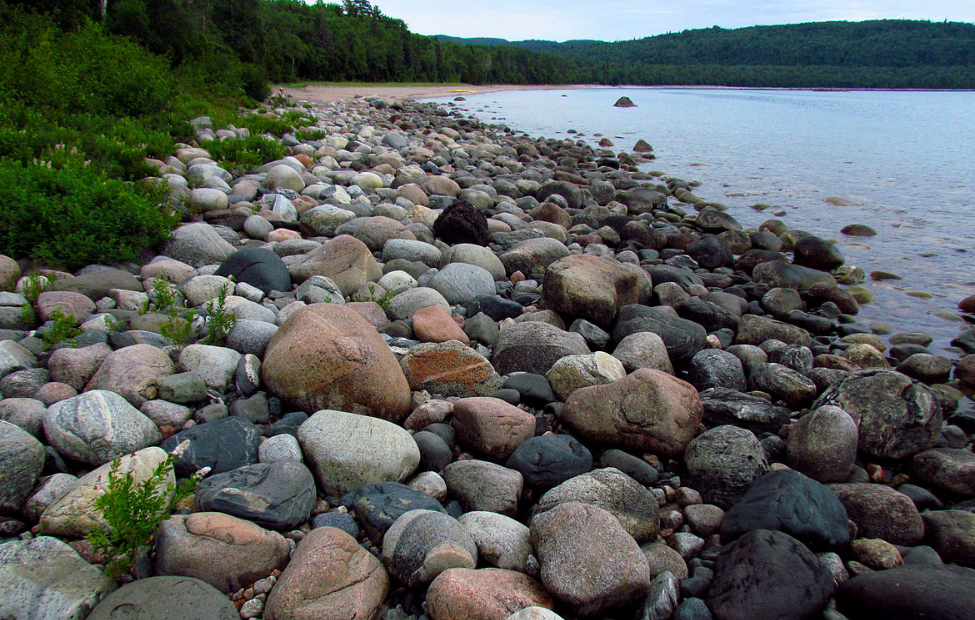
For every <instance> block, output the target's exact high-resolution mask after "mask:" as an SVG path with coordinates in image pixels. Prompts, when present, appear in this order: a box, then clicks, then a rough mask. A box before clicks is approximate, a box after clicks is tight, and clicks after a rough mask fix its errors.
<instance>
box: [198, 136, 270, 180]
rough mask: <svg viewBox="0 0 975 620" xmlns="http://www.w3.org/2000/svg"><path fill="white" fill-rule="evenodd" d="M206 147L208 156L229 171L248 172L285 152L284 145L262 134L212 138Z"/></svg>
mask: <svg viewBox="0 0 975 620" xmlns="http://www.w3.org/2000/svg"><path fill="white" fill-rule="evenodd" d="M206 148H207V151H208V152H209V153H210V157H212V158H213V159H214V160H216V162H217V163H218V164H220V166H222V167H223V168H225V169H227V170H229V171H231V172H233V171H234V170H235V169H237V168H242V169H243V170H244V171H247V172H250V171H251V170H253V169H254V168H257V167H259V166H262V165H264V164H266V163H267V162H269V161H274V160H277V159H281V158H282V157H284V156H285V155H286V154H287V151H286V150H285V148H284V145H282V144H281V143H280V142H278V141H277V140H269V139H267V138H265V137H263V136H248V137H246V138H243V139H240V140H234V139H229V140H214V141H212V142H208V143H207V144H206Z"/></svg>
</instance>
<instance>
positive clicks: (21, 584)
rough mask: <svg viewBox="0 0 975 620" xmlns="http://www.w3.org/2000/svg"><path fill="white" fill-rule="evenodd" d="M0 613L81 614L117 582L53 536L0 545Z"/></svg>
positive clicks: (16, 616) (14, 619) (17, 618)
mask: <svg viewBox="0 0 975 620" xmlns="http://www.w3.org/2000/svg"><path fill="white" fill-rule="evenodd" d="M0 583H2V584H3V585H4V592H3V596H0V617H3V618H10V619H11V620H21V619H23V620H27V619H28V618H85V617H87V616H88V614H89V612H91V610H92V609H93V608H94V607H95V606H96V605H98V603H99V601H101V600H102V599H103V598H104V597H105V596H107V595H108V594H109V593H110V592H111V591H112V590H114V589H115V588H116V587H117V585H116V584H115V582H114V581H113V580H112V579H111V578H109V577H107V576H106V575H105V574H104V573H103V572H102V571H100V570H98V569H97V568H95V567H94V566H92V565H91V564H89V563H88V562H85V561H84V560H83V559H82V558H81V556H80V555H78V553H77V552H76V551H75V550H74V549H72V548H71V547H69V546H68V545H66V544H65V543H63V542H61V541H60V540H58V539H56V538H51V537H49V536H39V537H37V538H33V539H31V540H7V541H6V542H4V543H2V544H0Z"/></svg>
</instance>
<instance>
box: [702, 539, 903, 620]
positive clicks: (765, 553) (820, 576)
mask: <svg viewBox="0 0 975 620" xmlns="http://www.w3.org/2000/svg"><path fill="white" fill-rule="evenodd" d="M884 572H887V571H884ZM835 588H836V584H835V582H834V581H833V576H832V575H831V574H830V572H829V570H827V569H826V568H825V567H824V566H823V565H822V564H820V562H819V560H818V559H817V558H816V556H815V555H813V553H812V552H811V551H809V549H807V548H806V547H805V546H804V545H803V544H802V543H800V542H799V541H798V540H796V539H795V538H793V537H791V536H789V535H788V534H783V533H782V532H775V531H769V530H755V531H753V532H749V533H748V534H745V535H744V536H742V537H741V538H740V539H738V540H737V541H736V542H734V543H732V544H730V545H728V546H726V547H724V549H722V550H721V553H720V554H719V556H718V559H717V562H716V563H715V567H714V580H713V581H712V582H711V590H710V591H709V593H708V600H707V603H708V607H710V608H711V611H712V612H713V613H714V615H715V617H717V618H722V619H725V618H727V619H731V618H775V619H776V620H806V619H807V618H811V617H812V616H813V615H815V614H817V613H819V612H820V611H822V610H823V609H824V608H825V607H826V603H827V602H828V601H829V599H830V596H832V594H833V591H834V589H835Z"/></svg>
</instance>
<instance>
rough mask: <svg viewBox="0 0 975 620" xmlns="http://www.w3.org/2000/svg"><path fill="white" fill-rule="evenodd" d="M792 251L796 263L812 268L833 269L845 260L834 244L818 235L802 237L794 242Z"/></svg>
mask: <svg viewBox="0 0 975 620" xmlns="http://www.w3.org/2000/svg"><path fill="white" fill-rule="evenodd" d="M793 253H794V255H795V261H796V264H797V265H803V266H804V267H812V268H813V269H825V270H830V269H835V268H836V267H839V266H840V265H842V264H843V263H844V262H845V259H844V258H843V254H842V253H841V252H840V251H839V249H838V248H837V247H836V246H835V245H833V244H832V243H830V242H829V241H826V240H825V239H820V238H819V237H813V236H809V237H803V238H802V239H800V240H799V241H797V242H796V244H795V247H794V248H793Z"/></svg>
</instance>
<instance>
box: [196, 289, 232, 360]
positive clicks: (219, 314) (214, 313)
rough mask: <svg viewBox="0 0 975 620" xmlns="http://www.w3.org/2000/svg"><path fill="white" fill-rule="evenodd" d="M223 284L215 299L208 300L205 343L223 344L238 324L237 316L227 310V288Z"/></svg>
mask: <svg viewBox="0 0 975 620" xmlns="http://www.w3.org/2000/svg"><path fill="white" fill-rule="evenodd" d="M228 288H229V287H226V286H221V287H220V293H219V294H218V295H217V298H216V299H214V300H213V301H210V302H207V304H206V310H207V337H206V340H204V343H205V344H210V345H214V346H223V344H224V343H225V342H226V341H227V334H229V333H230V330H231V329H233V327H234V325H236V324H237V317H236V316H234V314H233V313H231V312H229V311H228V310H227V289H228Z"/></svg>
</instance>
